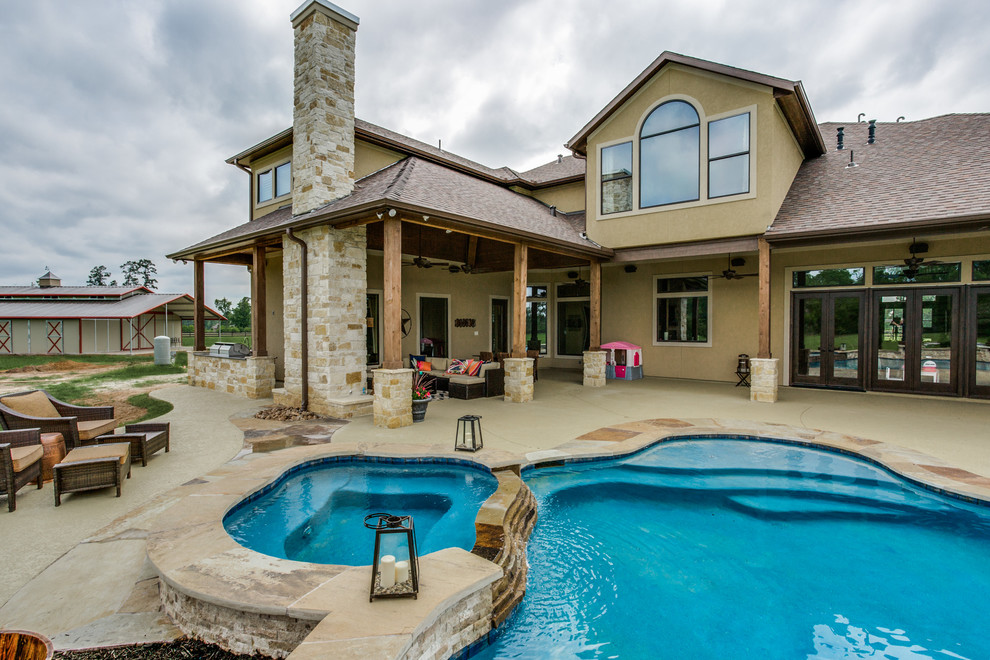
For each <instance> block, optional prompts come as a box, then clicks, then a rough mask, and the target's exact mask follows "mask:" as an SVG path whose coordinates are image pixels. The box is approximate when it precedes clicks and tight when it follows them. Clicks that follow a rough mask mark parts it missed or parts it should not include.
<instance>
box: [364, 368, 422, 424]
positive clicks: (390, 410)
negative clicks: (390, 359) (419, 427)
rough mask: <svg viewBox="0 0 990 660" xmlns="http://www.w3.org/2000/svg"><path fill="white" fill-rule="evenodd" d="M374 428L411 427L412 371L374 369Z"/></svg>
mask: <svg viewBox="0 0 990 660" xmlns="http://www.w3.org/2000/svg"><path fill="white" fill-rule="evenodd" d="M372 373H373V374H374V378H375V426H378V427H380V428H383V429H397V428H400V427H402V426H412V423H413V421H412V378H413V370H412V369H375V370H374V371H373V372H372Z"/></svg>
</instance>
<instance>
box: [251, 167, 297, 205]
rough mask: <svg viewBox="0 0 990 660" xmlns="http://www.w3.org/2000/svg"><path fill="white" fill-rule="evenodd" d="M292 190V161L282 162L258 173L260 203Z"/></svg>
mask: <svg viewBox="0 0 990 660" xmlns="http://www.w3.org/2000/svg"><path fill="white" fill-rule="evenodd" d="M290 192H292V162H291V161H290V162H287V163H282V164H281V165H278V166H276V167H273V168H272V169H270V170H265V171H264V172H262V173H261V174H259V175H258V203H259V204H262V203H264V202H269V201H271V200H273V199H275V198H277V197H281V196H283V195H288V194H289V193H290Z"/></svg>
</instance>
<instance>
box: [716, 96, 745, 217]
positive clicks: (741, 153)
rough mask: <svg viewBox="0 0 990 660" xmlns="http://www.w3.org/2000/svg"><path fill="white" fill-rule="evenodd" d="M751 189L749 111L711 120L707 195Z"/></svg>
mask: <svg viewBox="0 0 990 660" xmlns="http://www.w3.org/2000/svg"><path fill="white" fill-rule="evenodd" d="M748 192H749V113H748V112H744V113H742V114H740V115H734V116H732V117H726V118H724V119H716V120H714V121H710V122H708V198H709V199H713V198H715V197H727V196H729V195H741V194H744V193H748Z"/></svg>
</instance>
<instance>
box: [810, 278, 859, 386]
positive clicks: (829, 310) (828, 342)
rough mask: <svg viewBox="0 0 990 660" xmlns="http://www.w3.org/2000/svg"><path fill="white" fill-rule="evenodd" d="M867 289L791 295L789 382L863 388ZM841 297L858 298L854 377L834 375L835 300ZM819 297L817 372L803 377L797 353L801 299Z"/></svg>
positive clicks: (835, 356)
mask: <svg viewBox="0 0 990 660" xmlns="http://www.w3.org/2000/svg"><path fill="white" fill-rule="evenodd" d="M867 293H868V292H867V290H866V289H854V290H849V289H845V290H828V291H795V292H792V294H791V296H792V297H791V383H793V384H794V385H802V386H809V387H827V388H832V389H857V390H862V389H864V388H865V382H866V365H867V360H869V357H868V356H869V353H870V351H869V350H868V347H869V345H870V343H869V342H870V340H869V334H870V333H869V324H868V323H867V322H866V314H867V311H868V305H867V304H866V303H867ZM841 298H856V299H858V300H859V324H858V328H859V335H858V347H857V351H858V353H857V372H856V373H857V375H856V378H854V379H852V378H842V377H837V376H835V361H836V359H837V355H836V351H835V349H834V348H833V345H834V340H835V301H836V300H837V299H841ZM807 299H818V300H820V301H821V309H822V318H821V335H820V342H819V371H818V374H819V375H818V377H817V378H814V377H810V376H804V375H801V374H799V373H798V367H799V362H800V360H799V355H798V352H799V350H801V349H800V348H799V346H798V339H799V335H800V331H801V321H800V311H799V310H800V304H799V302H800V301H801V300H807Z"/></svg>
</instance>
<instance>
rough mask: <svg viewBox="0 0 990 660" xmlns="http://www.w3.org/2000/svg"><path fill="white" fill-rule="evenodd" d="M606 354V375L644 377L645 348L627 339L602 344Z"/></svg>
mask: <svg viewBox="0 0 990 660" xmlns="http://www.w3.org/2000/svg"><path fill="white" fill-rule="evenodd" d="M602 350H603V351H606V352H607V355H606V356H605V377H606V378H621V379H623V380H636V379H637V378H642V377H643V349H642V348H641V347H639V346H636V345H635V344H630V343H629V342H627V341H613V342H609V343H608V344H602Z"/></svg>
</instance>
